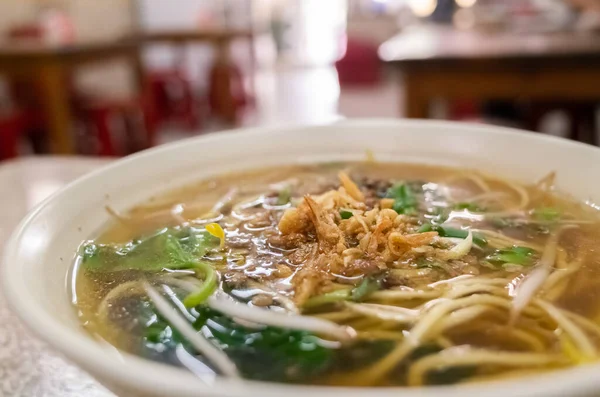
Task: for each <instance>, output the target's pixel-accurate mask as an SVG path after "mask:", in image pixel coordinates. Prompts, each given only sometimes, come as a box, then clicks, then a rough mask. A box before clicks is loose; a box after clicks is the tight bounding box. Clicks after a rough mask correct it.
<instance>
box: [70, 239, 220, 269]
mask: <svg viewBox="0 0 600 397" xmlns="http://www.w3.org/2000/svg"><path fill="white" fill-rule="evenodd" d="M218 243H219V241H218V239H216V238H214V237H212V236H210V235H209V234H208V233H206V232H203V231H202V232H201V231H198V230H197V229H194V228H185V229H179V228H171V229H162V230H160V231H158V232H156V233H155V234H153V235H151V236H150V237H147V238H143V239H138V240H133V241H130V242H128V243H125V244H97V243H94V242H90V243H86V244H85V245H84V246H83V247H82V248H81V250H80V255H81V261H82V267H83V268H84V269H87V270H90V271H94V272H119V271H126V270H139V271H148V272H156V271H160V270H162V269H187V268H191V267H195V266H196V262H197V260H198V259H199V258H201V257H202V256H204V255H205V254H206V252H207V251H208V250H209V249H211V248H214V247H216V246H217V245H218Z"/></svg>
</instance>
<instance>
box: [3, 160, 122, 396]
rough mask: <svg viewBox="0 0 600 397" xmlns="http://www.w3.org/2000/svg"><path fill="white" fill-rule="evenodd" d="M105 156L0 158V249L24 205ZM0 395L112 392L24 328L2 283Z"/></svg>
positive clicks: (88, 169) (98, 163)
mask: <svg viewBox="0 0 600 397" xmlns="http://www.w3.org/2000/svg"><path fill="white" fill-rule="evenodd" d="M108 162H110V160H106V159H93V158H83V157H77V156H69V157H66V156H63V157H60V156H48V157H22V158H19V159H16V160H12V161H8V162H3V163H0V200H1V201H2V205H0V251H1V250H2V248H3V244H4V243H5V242H6V241H7V239H8V238H9V236H10V234H11V232H12V231H13V230H14V228H15V227H16V226H17V225H18V223H19V221H20V220H21V219H22V218H23V217H24V216H25V214H26V213H27V212H28V211H30V210H31V209H32V208H33V207H35V206H36V205H37V204H38V203H39V202H41V201H43V200H44V199H45V198H47V197H48V196H50V195H51V194H52V193H54V192H55V191H57V190H58V189H60V188H62V187H63V186H65V185H66V184H68V183H70V182H71V181H73V180H75V179H76V178H78V177H80V176H82V175H84V174H86V173H88V172H91V171H93V170H95V169H97V168H99V167H101V166H103V165H105V164H107V163H108ZM0 281H1V280H0ZM0 284H1V283H0ZM0 396H1V397H115V395H114V394H113V393H111V392H110V391H108V390H107V389H105V388H104V387H103V386H102V385H100V384H99V383H98V382H97V381H96V380H94V379H93V378H92V377H91V376H89V375H88V374H87V373H85V372H84V371H82V370H81V369H79V368H78V367H76V366H75V365H73V364H72V363H70V362H69V360H67V359H66V358H64V357H62V356H61V355H60V354H59V353H57V352H56V351H54V350H53V349H52V348H51V347H49V346H48V345H47V344H46V343H44V342H42V341H41V340H40V339H38V338H37V337H36V336H34V335H33V334H32V333H31V332H30V331H29V330H28V329H26V328H25V327H24V325H23V324H22V323H21V321H20V320H19V319H18V318H17V316H16V315H15V314H14V313H13V312H11V310H10V309H9V308H8V306H7V303H6V300H5V298H4V297H3V294H2V287H1V286H0Z"/></svg>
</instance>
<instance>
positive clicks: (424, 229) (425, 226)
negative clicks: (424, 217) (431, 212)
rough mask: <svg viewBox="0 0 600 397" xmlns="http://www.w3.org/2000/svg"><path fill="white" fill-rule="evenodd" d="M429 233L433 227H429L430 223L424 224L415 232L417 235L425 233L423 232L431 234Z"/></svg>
mask: <svg viewBox="0 0 600 397" xmlns="http://www.w3.org/2000/svg"><path fill="white" fill-rule="evenodd" d="M431 231H433V226H432V225H431V223H424V224H422V225H421V227H419V229H418V230H417V232H418V233H425V232H431Z"/></svg>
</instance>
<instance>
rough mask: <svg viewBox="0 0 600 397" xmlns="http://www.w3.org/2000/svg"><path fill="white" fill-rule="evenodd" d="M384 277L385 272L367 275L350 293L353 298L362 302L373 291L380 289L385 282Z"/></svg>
mask: <svg viewBox="0 0 600 397" xmlns="http://www.w3.org/2000/svg"><path fill="white" fill-rule="evenodd" d="M384 277H385V275H384V274H381V275H377V276H368V277H365V278H364V279H363V280H362V281H361V282H360V284H358V285H357V286H356V287H355V288H353V289H352V293H351V294H350V295H351V297H352V300H353V301H356V302H360V301H362V300H364V299H365V298H366V297H368V296H369V295H371V294H372V293H373V292H375V291H378V290H380V289H381V287H382V284H383V278H384Z"/></svg>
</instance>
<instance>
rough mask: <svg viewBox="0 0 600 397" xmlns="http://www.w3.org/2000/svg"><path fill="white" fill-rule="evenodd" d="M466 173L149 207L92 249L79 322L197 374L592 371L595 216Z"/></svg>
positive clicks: (221, 180) (337, 172) (270, 184)
mask: <svg viewBox="0 0 600 397" xmlns="http://www.w3.org/2000/svg"><path fill="white" fill-rule="evenodd" d="M553 180H554V175H553V174H550V175H549V176H547V177H546V178H544V179H542V180H541V181H540V182H538V183H536V184H534V185H527V186H525V185H519V184H516V183H513V182H510V181H505V180H503V179H500V178H496V177H493V176H485V175H482V174H479V173H477V172H475V171H472V170H456V169H447V168H438V167H428V166H427V167H426V166H417V165H406V164H384V163H373V162H371V163H343V164H321V165H313V166H290V167H277V168H272V169H265V170H260V171H256V172H251V173H244V174H235V175H226V176H222V177H217V178H214V179H210V180H207V181H204V182H201V183H199V184H196V185H194V186H190V187H187V188H185V189H181V190H179V191H176V192H171V193H169V194H168V195H165V196H163V197H157V198H153V199H151V200H150V201H148V202H147V203H145V204H144V205H142V206H139V207H137V208H135V209H133V210H132V211H131V212H129V213H128V214H118V213H116V212H115V211H112V210H110V212H111V214H112V215H114V218H115V220H114V222H113V224H112V225H111V226H110V227H109V228H108V229H107V230H106V232H105V233H103V234H102V235H101V236H100V237H99V238H98V239H96V240H94V241H86V242H84V243H83V244H82V246H81V249H80V251H79V253H78V255H77V260H76V264H75V266H76V269H75V270H76V271H75V275H76V276H75V277H74V283H75V286H74V287H75V288H74V290H75V291H76V296H75V297H74V301H75V302H76V306H77V310H78V313H79V316H80V318H81V322H82V323H83V324H84V326H85V327H86V328H87V329H88V330H89V332H90V333H92V334H94V335H95V336H97V337H98V338H101V339H103V340H106V341H108V342H109V343H111V344H113V345H114V346H116V347H118V348H119V349H122V350H124V351H127V352H130V353H133V354H136V355H140V356H142V357H146V358H149V359H152V360H157V361H161V362H166V363H170V364H173V365H176V366H181V367H187V368H189V369H190V370H191V371H193V372H195V373H199V374H203V373H205V374H221V375H224V376H229V377H244V378H250V379H258V380H267V381H275V382H293V383H308V384H322V385H346V386H395V385H397V386H423V385H432V384H447V383H457V382H468V381H476V380H483V379H490V378H494V377H504V376H513V375H520V374H530V373H535V372H539V371H547V370H551V369H556V368H564V367H569V366H575V365H582V364H585V363H588V362H590V361H593V360H596V359H597V354H598V347H599V346H600V327H599V325H598V321H600V310H599V309H600V304H599V303H598V302H599V301H598V293H599V292H598V291H599V287H600V286H599V284H600V274H599V272H600V267H599V265H600V263H599V262H600V261H599V259H600V256H599V254H598V253H597V252H596V250H595V247H596V245H597V243H598V241H599V239H598V230H599V229H598V226H599V225H598V215H597V211H595V210H593V209H591V208H590V207H588V206H584V205H581V204H579V203H576V202H574V201H570V200H568V199H566V198H565V197H562V196H559V195H557V194H556V193H554V192H553Z"/></svg>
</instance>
